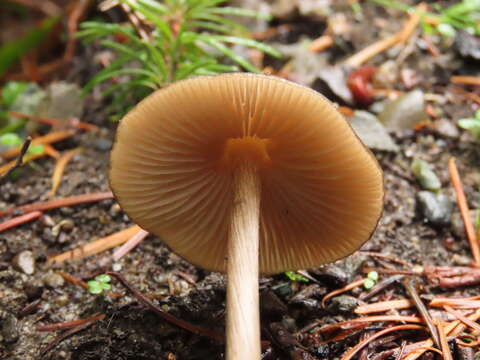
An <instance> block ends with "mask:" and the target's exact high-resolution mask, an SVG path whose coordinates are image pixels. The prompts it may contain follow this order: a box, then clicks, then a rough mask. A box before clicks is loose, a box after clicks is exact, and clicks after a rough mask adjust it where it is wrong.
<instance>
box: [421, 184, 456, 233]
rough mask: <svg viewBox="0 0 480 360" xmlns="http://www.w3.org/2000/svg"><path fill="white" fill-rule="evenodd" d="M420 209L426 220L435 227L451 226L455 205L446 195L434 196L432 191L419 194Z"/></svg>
mask: <svg viewBox="0 0 480 360" xmlns="http://www.w3.org/2000/svg"><path fill="white" fill-rule="evenodd" d="M417 201H418V208H419V210H420V212H421V214H422V215H423V216H424V218H425V219H426V220H427V221H428V222H429V223H430V224H432V225H433V226H445V225H449V224H450V221H451V216H452V208H453V204H452V202H451V201H450V199H449V198H448V196H446V195H444V194H434V193H432V192H430V191H420V192H418V193H417Z"/></svg>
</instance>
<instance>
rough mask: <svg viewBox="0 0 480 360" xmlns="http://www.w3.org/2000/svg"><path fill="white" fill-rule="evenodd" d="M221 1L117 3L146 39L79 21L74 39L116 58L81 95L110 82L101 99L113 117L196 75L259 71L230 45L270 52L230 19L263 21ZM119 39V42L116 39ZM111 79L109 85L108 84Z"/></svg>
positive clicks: (117, 26)
mask: <svg viewBox="0 0 480 360" xmlns="http://www.w3.org/2000/svg"><path fill="white" fill-rule="evenodd" d="M225 2H226V1H225V0H165V1H161V2H160V1H154V0H136V1H132V0H119V3H121V4H123V5H125V6H127V7H129V8H130V9H131V10H132V11H133V12H134V14H136V15H138V18H140V19H142V25H143V26H146V27H147V28H148V29H149V31H148V34H147V33H144V32H141V31H139V30H138V29H135V28H133V27H132V26H130V25H123V24H116V23H106V22H101V21H88V22H83V23H82V24H81V26H80V29H81V30H80V31H79V32H78V34H77V35H78V36H79V37H82V38H83V39H84V41H85V42H86V43H89V42H93V41H97V42H99V44H100V45H102V46H104V47H105V48H108V49H110V50H111V51H113V52H114V53H115V54H116V59H115V60H114V61H113V62H112V63H111V64H110V65H109V66H107V67H106V68H105V69H103V70H102V71H100V72H99V73H98V74H97V75H95V76H94V77H93V78H92V80H91V81H90V82H89V83H88V84H87V85H86V86H85V88H84V92H89V91H91V90H92V88H93V87H94V86H95V85H97V84H99V83H103V82H107V83H110V84H111V86H110V87H109V88H107V89H106V90H105V91H104V92H103V95H104V96H107V95H112V96H113V100H112V107H113V108H111V109H110V110H111V112H112V110H113V112H117V114H116V115H117V117H118V115H122V114H118V112H120V113H124V112H125V111H126V110H127V109H126V106H128V104H131V103H134V102H136V101H137V100H140V99H141V98H143V97H145V96H146V95H148V94H149V93H150V92H152V91H153V90H156V89H158V88H161V87H164V86H166V85H168V84H169V83H171V82H174V81H178V80H181V79H185V78H188V77H191V76H196V75H213V74H219V73H225V72H234V71H239V70H240V69H241V68H243V69H244V70H247V71H250V72H259V71H260V70H259V69H257V68H256V67H255V66H254V65H253V64H251V63H250V62H249V61H248V60H246V59H245V58H244V57H242V56H240V55H239V54H238V53H237V52H235V51H234V50H233V49H232V47H231V46H241V47H244V48H250V49H256V50H259V51H261V52H264V53H267V54H269V55H271V56H274V57H279V56H280V53H279V52H278V51H277V50H275V49H274V48H272V47H270V46H268V45H265V44H263V43H260V42H258V41H255V40H252V39H250V38H249V32H248V30H247V29H246V28H245V27H243V26H242V25H240V24H239V23H237V22H236V21H234V20H232V17H238V16H241V17H253V18H266V19H268V16H265V15H262V14H259V13H257V12H255V11H251V10H246V9H240V8H236V7H230V6H220V5H221V4H223V3H225ZM119 37H120V38H122V40H121V41H118V40H117V39H118V38H119ZM112 79H115V82H114V84H112V82H111V80H112ZM125 99H128V101H125Z"/></svg>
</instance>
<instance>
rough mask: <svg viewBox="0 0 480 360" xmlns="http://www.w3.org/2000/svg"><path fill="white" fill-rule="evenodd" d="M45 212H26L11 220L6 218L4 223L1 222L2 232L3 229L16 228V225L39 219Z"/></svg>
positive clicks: (0, 228) (0, 229) (0, 230)
mask: <svg viewBox="0 0 480 360" xmlns="http://www.w3.org/2000/svg"><path fill="white" fill-rule="evenodd" d="M42 215H43V213H42V212H40V211H33V212H31V213H28V214H25V215H20V216H17V217H14V218H11V219H9V220H6V221H4V222H2V223H0V233H1V232H2V231H5V230H8V229H11V228H14V227H16V226H19V225H22V224H25V223H26V222H29V221H32V220H35V219H38V218H39V217H40V216H42Z"/></svg>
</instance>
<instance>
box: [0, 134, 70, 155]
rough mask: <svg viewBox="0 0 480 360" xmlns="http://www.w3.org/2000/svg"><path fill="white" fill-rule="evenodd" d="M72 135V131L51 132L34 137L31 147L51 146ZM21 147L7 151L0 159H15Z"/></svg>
mask: <svg viewBox="0 0 480 360" xmlns="http://www.w3.org/2000/svg"><path fill="white" fill-rule="evenodd" d="M74 134H75V132H74V131H72V130H59V131H52V132H50V133H48V134H47V135H44V136H39V137H36V138H35V139H33V140H32V142H31V144H32V145H45V144H51V143H54V142H57V141H61V140H64V139H66V138H69V137H71V136H73V135H74ZM22 147H23V146H18V147H15V148H12V149H9V150H7V151H5V152H3V153H1V154H0V157H2V158H3V159H11V158H14V157H17V156H18V155H19V154H20V153H21V151H22Z"/></svg>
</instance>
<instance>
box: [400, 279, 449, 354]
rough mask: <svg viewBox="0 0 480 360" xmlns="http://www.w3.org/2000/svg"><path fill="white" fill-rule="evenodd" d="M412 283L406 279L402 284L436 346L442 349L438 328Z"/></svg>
mask: <svg viewBox="0 0 480 360" xmlns="http://www.w3.org/2000/svg"><path fill="white" fill-rule="evenodd" d="M410 281H411V280H410V279H404V280H403V282H402V283H403V286H404V287H405V290H407V293H408V295H409V296H410V298H411V299H412V301H413V303H414V304H415V307H416V308H417V310H418V312H419V313H420V315H421V316H422V318H423V319H424V320H425V322H426V323H427V327H428V330H429V331H430V334H431V335H432V339H433V341H434V342H435V345H436V346H437V347H438V348H440V346H441V344H440V339H439V337H438V332H437V328H436V327H435V324H434V323H433V320H432V317H431V316H430V314H429V312H428V310H427V308H426V306H425V304H424V303H423V302H422V300H421V299H420V296H419V295H418V293H417V290H415V287H414V286H413V285H412V284H411V283H410Z"/></svg>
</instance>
